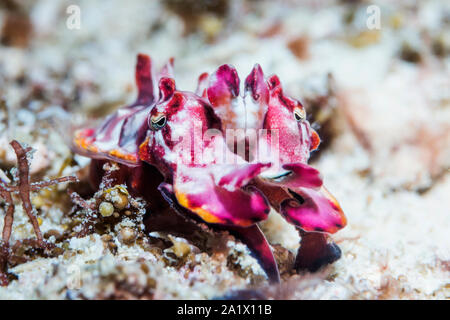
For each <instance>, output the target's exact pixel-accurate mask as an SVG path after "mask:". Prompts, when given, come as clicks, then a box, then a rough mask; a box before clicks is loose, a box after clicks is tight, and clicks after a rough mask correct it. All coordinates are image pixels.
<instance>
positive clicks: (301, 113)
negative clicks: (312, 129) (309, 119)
mask: <svg viewBox="0 0 450 320" xmlns="http://www.w3.org/2000/svg"><path fill="white" fill-rule="evenodd" d="M294 118H295V120H296V121H302V120H305V118H306V112H305V110H304V109H300V108H295V109H294Z"/></svg>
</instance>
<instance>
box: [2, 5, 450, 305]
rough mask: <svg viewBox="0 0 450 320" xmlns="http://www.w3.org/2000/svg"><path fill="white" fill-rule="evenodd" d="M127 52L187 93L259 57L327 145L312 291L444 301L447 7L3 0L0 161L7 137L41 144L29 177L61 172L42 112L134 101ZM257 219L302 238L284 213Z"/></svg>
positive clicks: (447, 260)
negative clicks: (324, 251)
mask: <svg viewBox="0 0 450 320" xmlns="http://www.w3.org/2000/svg"><path fill="white" fill-rule="evenodd" d="M137 53H146V54H149V55H150V56H151V57H152V58H153V60H154V61H155V62H156V64H157V65H159V66H162V65H163V64H164V63H165V62H166V61H167V60H168V59H169V58H170V57H174V58H175V74H176V81H177V87H178V88H180V89H182V90H194V89H195V87H196V85H197V77H198V76H199V75H200V74H201V73H202V72H213V71H214V70H215V69H216V68H217V67H218V66H219V65H221V64H225V63H230V64H232V65H234V66H235V67H236V68H237V70H238V72H239V75H240V77H241V79H243V78H244V77H246V75H247V74H248V73H249V72H250V70H251V68H252V67H253V65H254V64H255V63H259V64H260V65H261V66H262V68H263V70H264V72H265V74H266V75H270V74H277V75H278V76H279V77H280V79H281V82H282V84H283V86H284V88H285V90H286V91H287V92H288V94H289V95H291V96H292V97H295V98H297V99H299V100H300V101H302V102H303V104H304V105H305V106H306V108H307V112H308V117H309V119H310V121H311V122H312V123H314V126H315V127H316V128H318V132H319V134H320V136H321V138H322V144H321V146H320V148H319V151H318V152H316V153H314V154H313V155H312V158H311V163H312V165H313V166H316V167H317V168H319V170H320V171H321V172H322V174H323V176H324V178H325V184H326V185H327V187H328V189H330V191H331V192H332V193H333V194H334V195H335V196H336V198H337V199H338V200H339V201H340V203H341V205H342V207H343V209H344V211H345V212H346V214H347V216H348V221H349V225H348V227H347V228H345V229H344V230H343V231H342V232H339V233H338V234H337V235H335V237H334V239H335V240H336V241H337V242H338V243H339V244H340V246H341V247H342V250H343V258H342V259H341V260H339V261H338V262H337V263H336V266H335V268H336V269H334V270H333V271H332V274H334V275H335V276H334V278H333V281H332V282H330V281H328V282H321V283H320V284H319V285H317V287H315V289H314V290H315V291H314V293H313V294H312V297H319V298H355V297H356V298H394V297H401V298H436V297H437V298H444V297H447V298H448V297H449V295H450V294H449V288H450V284H449V283H450V281H449V279H450V277H449V271H450V270H449V268H450V238H449V230H450V200H449V199H450V196H449V195H450V175H449V168H450V2H449V1H445V0H442V1H437V0H425V1H407V0H404V1H382V0H380V1H363V0H361V1H358V0H347V1H345V0H341V1H331V0H330V1H322V0H304V1H300V0H282V1H258V0H229V1H226V0H186V1H182V0H166V1H156V0H155V1H138V0H128V1H119V0H108V1H106V0H105V1H88V0H86V1H82V0H78V1H77V0H72V1H65V0H61V1H51V0H39V1H32V0H29V1H26V0H3V1H2V2H1V3H0V97H1V98H2V103H1V104H0V107H1V108H0V161H1V162H2V166H4V167H7V166H11V165H12V164H14V161H15V158H14V154H13V153H12V152H11V150H9V149H7V148H6V145H7V143H8V141H9V140H10V139H11V138H16V139H20V140H21V141H25V142H28V143H29V144H32V145H33V147H34V148H36V149H38V151H37V152H36V154H35V159H38V160H36V161H35V162H36V163H33V167H32V174H34V175H35V176H39V175H44V174H47V175H48V174H55V173H56V172H58V170H59V168H60V167H61V164H62V163H63V162H64V161H65V159H66V158H67V157H68V156H69V154H70V152H69V150H68V148H67V146H66V145H65V143H64V140H63V139H62V138H60V137H59V135H57V134H56V130H55V128H54V127H53V126H52V125H51V124H49V121H50V122H51V121H53V122H54V121H55V120H56V121H57V120H58V119H60V118H61V119H63V118H67V116H68V115H69V117H71V115H75V114H76V115H80V114H81V115H83V116H84V117H85V118H86V119H96V118H101V117H103V116H104V115H106V114H108V113H110V112H112V110H114V109H116V108H118V107H120V106H123V105H124V104H126V103H129V102H131V101H133V100H134V98H135V95H136V88H135V86H134V65H135V59H136V55H137ZM265 227H266V229H267V230H268V233H269V237H270V239H271V241H272V242H274V243H281V244H283V245H284V246H286V247H288V248H289V247H290V246H291V247H295V245H298V243H297V241H296V240H291V239H289V234H290V233H289V232H286V230H287V229H286V228H288V227H287V226H285V225H282V223H281V222H280V221H278V220H274V219H272V220H271V221H269V222H267V223H266V225H265ZM290 231H292V230H290ZM328 276H330V274H328ZM330 289H332V290H330ZM205 297H208V295H206V296H205ZM295 297H297V298H298V297H302V296H301V293H299V291H295V290H294V291H293V293H292V296H290V297H289V298H295Z"/></svg>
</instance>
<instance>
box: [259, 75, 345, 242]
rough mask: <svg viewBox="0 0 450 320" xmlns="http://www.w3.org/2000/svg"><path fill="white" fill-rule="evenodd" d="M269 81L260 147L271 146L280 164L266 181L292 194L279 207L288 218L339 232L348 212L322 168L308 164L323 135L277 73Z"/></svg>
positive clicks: (266, 173)
mask: <svg viewBox="0 0 450 320" xmlns="http://www.w3.org/2000/svg"><path fill="white" fill-rule="evenodd" d="M267 85H268V89H269V96H270V97H269V102H268V107H267V112H266V114H265V116H264V122H263V129H265V130H267V132H266V133H265V135H264V136H261V137H260V139H259V143H260V144H259V147H260V148H268V149H267V150H269V153H268V154H269V156H268V157H269V159H270V161H271V162H273V163H276V164H277V165H274V166H272V167H271V168H270V169H268V170H265V171H264V172H263V173H262V174H261V175H260V176H261V178H262V181H264V182H266V183H268V184H272V185H278V186H280V187H282V188H283V189H284V190H286V192H287V195H289V197H288V198H286V199H284V200H282V201H281V202H280V203H279V211H280V213H281V214H282V215H283V216H284V217H285V218H286V220H287V221H289V222H291V223H292V224H294V225H295V226H297V227H299V228H301V229H303V230H305V231H316V232H326V233H335V232H336V231H338V230H340V229H341V228H343V227H344V226H345V225H346V224H347V220H346V217H345V215H344V212H343V211H342V209H341V207H340V205H339V203H338V202H337V201H336V199H335V198H334V197H333V196H332V195H331V193H330V192H328V190H327V189H326V188H325V187H324V186H323V181H322V177H321V175H320V173H319V171H318V170H316V169H315V168H313V167H311V166H309V165H308V164H307V161H308V159H309V156H310V153H311V151H314V150H316V149H317V147H318V146H319V143H320V138H319V135H318V134H317V132H316V131H315V130H314V129H313V128H311V125H310V123H309V121H308V120H307V118H306V112H305V108H304V107H303V105H302V104H301V103H300V102H299V101H298V100H295V99H293V98H290V97H288V96H286V95H285V94H284V93H283V89H282V87H281V83H280V81H279V79H278V77H277V76H271V77H270V78H269V79H268V80H267ZM274 137H276V139H274ZM277 161H278V162H277ZM267 196H268V197H269V198H270V195H267Z"/></svg>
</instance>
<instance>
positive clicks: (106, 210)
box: [98, 201, 114, 217]
mask: <svg viewBox="0 0 450 320" xmlns="http://www.w3.org/2000/svg"><path fill="white" fill-rule="evenodd" d="M98 211H99V212H100V214H101V215H102V216H103V217H110V216H111V215H112V214H113V213H114V206H113V205H112V204H111V203H110V202H106V201H104V202H102V203H100V206H99V207H98Z"/></svg>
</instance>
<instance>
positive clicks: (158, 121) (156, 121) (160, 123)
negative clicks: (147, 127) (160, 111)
mask: <svg viewBox="0 0 450 320" xmlns="http://www.w3.org/2000/svg"><path fill="white" fill-rule="evenodd" d="M150 122H151V125H152V128H153V130H159V129H161V128H163V127H164V126H165V125H166V123H167V120H166V116H165V115H157V116H154V117H152V118H151V119H150Z"/></svg>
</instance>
